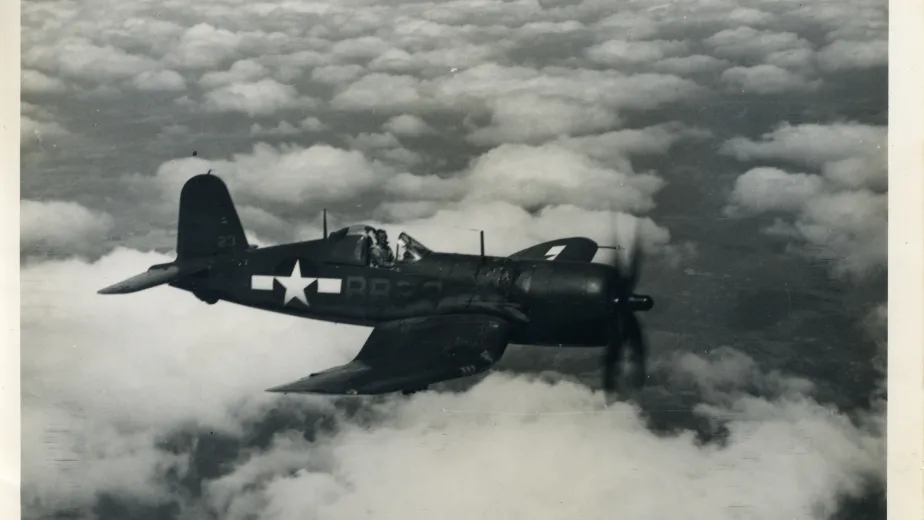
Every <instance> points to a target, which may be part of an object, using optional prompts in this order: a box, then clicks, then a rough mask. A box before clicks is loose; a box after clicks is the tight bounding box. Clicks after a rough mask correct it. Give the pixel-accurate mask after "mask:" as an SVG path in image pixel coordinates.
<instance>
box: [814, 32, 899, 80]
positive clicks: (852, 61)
mask: <svg viewBox="0 0 924 520" xmlns="http://www.w3.org/2000/svg"><path fill="white" fill-rule="evenodd" d="M888 58H889V45H888V41H887V40H885V39H881V40H873V41H849V40H838V41H835V42H832V43H831V44H829V45H827V46H826V47H825V48H823V49H821V50H820V51H818V58H817V59H818V64H819V66H820V67H821V69H822V70H824V71H828V72H833V71H843V70H852V69H853V70H856V69H868V68H871V67H884V66H886V64H887V63H888Z"/></svg>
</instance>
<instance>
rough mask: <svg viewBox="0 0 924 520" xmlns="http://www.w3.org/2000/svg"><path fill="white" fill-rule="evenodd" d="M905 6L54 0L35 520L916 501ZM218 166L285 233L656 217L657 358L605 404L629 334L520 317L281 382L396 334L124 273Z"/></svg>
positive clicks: (40, 123)
mask: <svg viewBox="0 0 924 520" xmlns="http://www.w3.org/2000/svg"><path fill="white" fill-rule="evenodd" d="M887 34H888V27H887V10H886V6H885V4H883V3H882V2H873V1H872V0H846V1H838V2H833V1H822V0H813V1H799V2H796V1H789V0H774V1H769V0H740V1H730V0H694V1H685V2H655V1H646V2H642V1H632V0H629V1H625V2H618V3H615V2H609V1H603V0H584V1H570V0H541V1H505V2H501V1H488V0H471V1H455V0H449V1H444V2H420V1H401V0H384V1H377V2H373V1H356V0H347V1H339V2H330V3H322V2H309V1H284V2H275V3H260V2H240V1H227V0H220V1H219V0H206V1H203V2H198V3H195V4H181V3H179V2H170V1H167V2H128V1H126V0H107V1H100V0H90V1H87V2H80V3H79V4H78V3H75V2H65V1H43V2H39V1H30V0H27V1H24V2H23V5H22V77H21V80H22V109H21V125H22V130H21V138H22V145H21V156H22V159H21V175H22V180H21V193H22V208H21V220H22V224H21V260H22V262H23V264H22V270H21V275H22V293H21V298H22V354H21V356H22V393H23V507H24V516H25V517H26V518H53V517H55V515H64V514H68V515H71V516H68V518H124V517H126V516H131V517H132V518H176V519H183V520H192V519H196V520H198V519H213V518H216V519H217V518H229V519H259V520H287V519H290V518H291V519H294V518H298V519H306V518H317V519H340V518H349V519H354V518H367V517H368V518H371V517H375V518H381V517H392V516H393V517H402V518H432V516H433V515H434V514H439V515H441V516H443V517H447V518H455V517H458V518H472V517H475V516H476V515H480V516H481V517H485V518H527V517H528V518H562V517H582V518H589V519H594V518H605V517H607V518H608V517H611V516H612V515H613V514H614V513H615V512H618V513H620V514H629V515H630V516H632V517H635V518H665V517H667V516H668V515H678V514H684V515H688V516H694V517H699V516H707V515H709V516H710V517H714V518H720V519H726V518H727V519H738V518H756V519H762V518H774V519H775V518H795V519H817V518H870V517H882V516H884V499H883V497H882V493H883V491H882V490H883V486H884V480H885V456H884V454H885V452H884V436H883V435H884V432H883V430H884V398H885V395H884V392H885V372H884V366H885V365H884V363H885V321H886V303H885V302H886V286H885V281H886V260H887V255H886V251H887V249H886V225H887V195H888V191H887V190H888V185H887V175H886V156H885V154H886V147H885V143H886V125H887V102H886V99H887V96H886V94H887V89H886V85H887V43H886V42H887ZM193 152H195V156H194V155H193ZM209 169H211V170H212V171H213V173H215V174H217V175H219V176H220V177H221V178H222V179H224V180H225V182H226V183H227V184H228V187H229V189H230V191H231V194H232V197H233V198H234V201H235V203H236V204H237V207H238V211H239V214H240V216H241V220H242V221H243V224H244V226H245V228H246V231H247V234H248V237H249V239H250V240H251V241H252V242H253V243H257V244H273V243H281V242H285V241H292V240H304V239H313V238H317V237H319V236H320V227H321V226H320V215H321V211H322V209H323V208H327V210H328V213H329V216H330V220H331V226H332V227H333V228H337V227H341V226H346V225H350V224H354V223H370V224H374V225H377V226H384V227H385V228H386V229H388V230H390V231H392V232H397V231H401V230H403V231H407V232H409V233H410V234H411V235H412V236H414V237H415V238H417V239H418V240H420V241H421V242H422V243H424V244H426V245H427V246H428V247H430V248H431V249H438V250H444V251H457V252H470V253H475V252H477V251H478V247H479V242H478V234H477V232H476V231H474V230H479V229H480V230H484V231H485V234H486V247H487V252H488V253H489V254H494V255H507V254H510V253H513V252H515V251H517V250H518V249H522V248H525V247H529V246H530V245H533V244H535V243H538V242H541V241H544V240H550V239H554V238H558V237H562V236H576V235H579V236H587V237H590V238H593V239H595V240H597V241H599V242H600V243H605V244H612V243H614V242H616V243H624V242H625V241H627V240H628V239H629V235H630V230H631V229H632V223H633V222H638V223H640V226H639V227H638V229H639V232H640V234H641V237H642V243H643V245H644V247H645V249H646V250H647V251H648V252H649V255H648V258H649V262H648V264H647V265H646V266H645V272H644V273H643V278H642V281H641V284H640V289H641V290H643V291H644V292H645V293H647V294H651V295H652V296H653V297H654V298H655V300H656V302H657V305H656V307H655V309H654V310H652V312H650V313H648V314H647V315H645V316H643V317H642V319H643V321H644V322H645V324H646V326H647V328H648V331H649V332H648V334H649V340H650V343H651V361H650V364H651V370H652V374H651V385H650V386H649V387H648V388H647V389H646V390H645V391H644V392H642V393H641V394H640V395H639V396H638V398H637V400H636V401H635V402H632V403H620V404H618V405H615V406H612V407H610V408H605V407H604V405H603V402H604V400H603V396H602V395H601V393H600V390H599V383H600V382H599V380H600V374H599V361H600V358H601V356H602V352H598V351H597V350H593V349H591V350H584V351H567V350H564V349H537V348H530V347H527V346H517V345H514V346H511V347H510V349H508V351H507V354H506V355H505V357H504V359H503V360H502V361H501V362H500V363H499V365H498V366H497V370H496V371H493V372H491V373H489V374H487V375H481V376H476V377H472V378H466V379H463V380H458V381H454V382H450V383H447V384H444V385H439V386H438V387H435V391H433V392H429V393H422V394H416V395H414V396H411V397H398V396H386V397H381V398H374V399H346V398H344V399H329V398H325V399H322V398H318V397H312V396H300V397H293V396H278V395H274V394H268V393H265V392H264V390H265V389H266V388H269V387H271V386H276V385H278V384H282V383H285V382H288V381H291V380H294V379H298V378H300V377H303V376H305V375H307V374H309V373H312V372H315V371H318V370H320V369H324V368H328V367H331V366H334V365H337V364H340V363H344V362H347V361H349V360H350V359H352V357H353V356H354V355H355V354H356V353H357V352H358V351H359V349H360V348H361V346H362V343H363V341H364V340H365V338H366V337H367V336H368V334H369V329H367V328H361V327H348V326H342V325H337V326H335V325H330V324H323V323H316V322H310V321H307V320H298V319H295V318H291V317H285V316H274V315H269V314H267V313H261V312H258V311H254V310H248V309H244V308H241V307H236V306H233V305H231V304H226V303H219V304H217V305H214V306H208V305H204V304H202V303H201V302H199V301H198V300H196V299H195V298H193V297H192V296H190V295H188V294H184V293H181V292H179V291H175V290H172V289H170V288H166V287H161V288H156V289H152V290H149V291H145V292H143V293H137V294H134V295H131V296H123V297H112V296H108V297H106V296H100V295H98V294H96V290H98V289H99V288H102V287H104V286H106V285H109V284H111V283H114V282H116V281H119V280H121V279H124V278H127V277H128V276H131V275H134V274H136V273H138V272H141V271H144V270H145V269H147V267H148V266H150V265H152V264H155V263H161V262H168V261H170V260H172V259H173V257H174V256H173V255H174V247H175V240H176V232H175V228H176V216H177V202H178V196H179V190H180V188H181V187H182V184H183V182H185V180H186V179H188V178H189V177H190V176H192V175H195V174H197V173H203V172H205V171H207V170H209ZM572 490H573V491H572ZM573 493H577V497H576V498H575V497H574V496H573V495H572V494H573ZM665 494H666V495H667V496H676V497H677V500H665V499H664V496H665ZM566 495H570V496H566Z"/></svg>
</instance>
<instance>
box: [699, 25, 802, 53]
mask: <svg viewBox="0 0 924 520" xmlns="http://www.w3.org/2000/svg"><path fill="white" fill-rule="evenodd" d="M705 43H706V45H708V46H710V47H711V48H712V49H713V51H714V52H715V54H716V55H717V56H718V57H720V58H739V59H740V58H751V59H762V58H764V57H765V56H767V55H768V54H771V53H774V52H780V51H786V50H795V49H800V48H809V49H811V44H810V43H809V42H808V41H807V40H805V39H804V38H801V37H799V35H797V34H795V33H791V32H775V31H766V30H758V29H754V28H753V27H748V26H743V27H737V28H735V29H724V30H722V31H719V32H717V33H715V34H713V35H712V36H710V37H709V38H706V40H705Z"/></svg>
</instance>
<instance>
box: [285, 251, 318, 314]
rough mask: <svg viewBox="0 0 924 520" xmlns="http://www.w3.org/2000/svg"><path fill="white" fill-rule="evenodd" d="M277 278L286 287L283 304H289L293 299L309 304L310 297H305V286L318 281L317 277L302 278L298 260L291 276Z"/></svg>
mask: <svg viewBox="0 0 924 520" xmlns="http://www.w3.org/2000/svg"><path fill="white" fill-rule="evenodd" d="M276 280H277V281H278V282H279V283H281V284H282V286H283V287H285V288H286V297H285V299H284V300H283V301H282V304H283V305H287V304H288V303H289V302H290V301H292V300H299V301H300V302H302V303H304V304H305V305H309V304H308V298H306V297H305V288H306V287H308V286H310V285H311V284H313V283H315V282H316V281H318V279H317V278H302V270H301V267H300V266H299V264H298V260H296V261H295V267H293V268H292V274H290V275H289V276H277V277H276Z"/></svg>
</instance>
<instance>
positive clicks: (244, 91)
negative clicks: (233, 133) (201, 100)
mask: <svg viewBox="0 0 924 520" xmlns="http://www.w3.org/2000/svg"><path fill="white" fill-rule="evenodd" d="M315 105H316V101H315V100H314V99H312V98H310V97H305V96H299V95H298V90H297V89H296V88H295V87H293V86H291V85H283V84H282V83H279V82H278V81H276V80H274V79H271V78H264V79H261V80H258V81H254V82H249V83H232V84H230V85H226V86H223V87H219V88H217V89H215V90H212V91H210V92H208V93H207V94H206V95H205V107H206V108H207V109H209V110H214V111H219V112H244V113H246V114H248V115H251V116H253V115H268V114H273V113H275V112H277V111H279V110H284V109H293V108H311V107H313V106H315Z"/></svg>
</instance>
